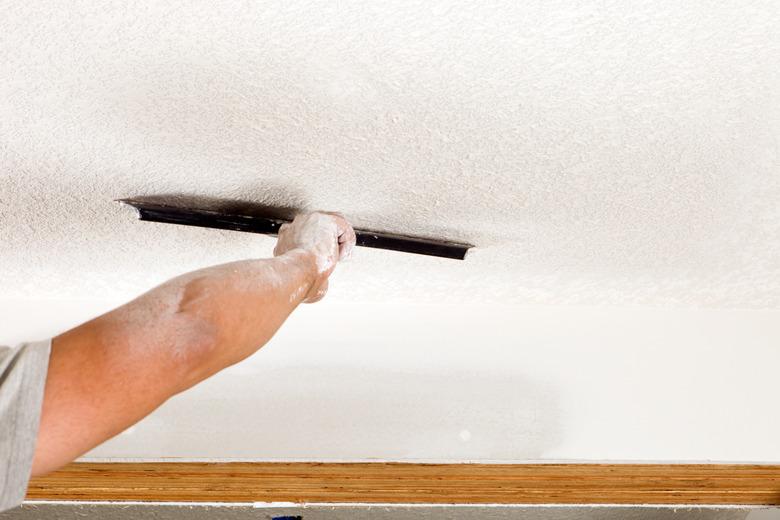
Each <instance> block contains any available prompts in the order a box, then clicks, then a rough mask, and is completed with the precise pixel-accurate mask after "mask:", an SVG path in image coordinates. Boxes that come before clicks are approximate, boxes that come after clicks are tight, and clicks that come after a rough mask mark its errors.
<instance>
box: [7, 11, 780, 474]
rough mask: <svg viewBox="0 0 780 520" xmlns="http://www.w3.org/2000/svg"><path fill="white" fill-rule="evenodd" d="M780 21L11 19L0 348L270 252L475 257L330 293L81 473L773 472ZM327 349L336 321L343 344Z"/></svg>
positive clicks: (722, 17) (40, 14) (764, 15)
mask: <svg viewBox="0 0 780 520" xmlns="http://www.w3.org/2000/svg"><path fill="white" fill-rule="evenodd" d="M779 26H780V3H778V2H776V1H775V0H750V1H728V0H727V1H722V2H717V3H707V4H702V3H685V2H683V3H681V2H672V1H665V0H658V1H636V2H630V3H621V2H614V1H608V0H603V1H594V2H590V3H586V4H582V3H580V2H575V1H573V0H559V1H553V2H546V1H545V2H533V1H532V2H515V1H509V0H501V1H497V2H492V3H490V4H489V5H488V4H485V3H479V2H477V3H475V2H469V1H465V0H464V1H461V0H419V1H414V0H410V1H402V2H384V3H382V2H379V3H366V2H361V1H358V0H341V1H339V2H315V1H309V0H290V1H286V2H281V3H279V2H247V3H228V4H224V3H215V2H206V1H194V0H193V1H190V2H184V3H177V4H174V5H170V4H166V3H160V2H152V1H140V2H135V3H127V2H124V1H105V2H100V3H95V2H93V1H89V0H83V1H80V0H76V1H73V2H67V3H57V2H12V1H3V0H0V298H2V299H3V303H2V304H0V310H1V311H2V312H0V343H2V342H6V343H7V342H14V341H18V340H22V339H25V338H26V339H35V338H40V337H47V336H49V335H51V334H53V333H55V332H57V331H58V330H62V329H64V328H66V327H68V326H72V325H74V324H75V323H77V322H78V321H80V320H82V319H85V318H87V317H88V316H89V315H93V314H95V313H98V312H102V311H105V310H107V309H109V308H110V307H111V305H114V304H115V303H117V302H120V301H124V300H127V299H129V298H131V297H133V296H135V295H137V294H139V293H140V292H142V291H144V290H146V289H148V288H149V287H151V286H152V285H154V284H155V283H158V282H160V281H162V280H164V279H166V278H167V277H170V276H173V275H175V274H178V273H181V272H184V271H187V270H190V269H194V268H197V267H200V266H205V265H209V264H214V263H218V262H224V261H229V260H234V259H240V258H246V257H249V256H263V255H268V254H270V251H271V248H272V244H273V242H272V240H271V239H267V238H258V237H255V236H248V235H243V234H239V233H231V232H219V231H210V230H204V229H190V228H181V227H176V226H166V225H158V224H150V223H139V222H136V221H135V220H134V218H135V217H134V215H133V213H132V211H129V210H128V209H127V208H123V207H120V206H119V205H118V204H116V203H114V202H113V199H116V198H120V197H128V196H135V195H159V194H188V195H203V196H210V197H222V198H229V199H240V200H246V201H254V202H260V203H265V204H277V205H285V206H292V207H296V208H301V209H307V208H308V209H311V208H323V209H332V210H340V211H343V212H344V213H345V214H346V215H347V216H348V217H349V218H350V219H352V221H353V222H354V223H355V224H357V225H360V226H362V227H368V228H375V229H378V230H388V231H395V232H400V233H411V234H421V235H429V236H436V237H447V238H452V239H459V240H464V241H469V242H472V243H474V244H476V245H477V248H476V249H475V250H474V252H473V254H472V255H470V257H469V258H468V259H467V260H466V261H465V262H456V261H451V260H440V259H432V258H425V257H418V256H413V255H403V254H398V253H389V252H383V251H375V250H359V251H357V252H356V254H355V258H354V260H353V261H351V262H349V263H346V264H344V265H342V266H340V267H339V268H338V270H337V272H336V274H335V275H334V278H333V283H332V284H331V287H332V289H331V294H330V295H329V297H328V300H327V301H326V302H325V303H323V304H320V305H317V306H313V307H311V308H306V309H304V310H302V311H301V312H300V313H299V314H297V315H296V316H294V317H293V319H292V320H291V322H290V323H289V324H288V326H287V327H286V328H285V329H284V330H283V331H282V333H281V334H280V335H279V337H278V338H277V339H276V340H275V341H274V342H272V344H271V345H269V346H268V348H267V349H265V350H264V351H262V352H261V353H260V354H258V355H257V356H255V357H253V358H252V359H251V360H249V361H248V362H246V363H244V364H241V365H239V366H237V367H235V368H233V369H231V370H229V371H228V372H226V373H224V374H222V375H221V376H219V377H218V378H215V379H213V380H212V381H210V382H208V383H207V384H205V385H203V386H201V387H199V388H197V389H195V390H193V391H192V392H189V393H187V394H185V395H183V396H180V397H177V398H175V399H173V400H171V401H170V402H169V403H167V404H166V405H164V406H163V407H162V408H160V409H159V410H158V411H157V412H155V413H154V414H153V415H152V416H151V417H149V418H148V419H147V420H146V421H144V422H143V423H142V424H140V425H138V426H137V427H136V428H134V429H131V430H130V431H128V432H127V433H125V434H123V435H122V436H120V437H119V438H117V439H115V440H113V441H110V442H109V443H107V444H106V445H104V446H102V447H100V448H98V449H97V450H95V451H94V452H93V453H91V454H90V457H93V458H94V457H96V458H117V457H119V458H121V457H130V458H133V457H138V458H159V457H184V458H233V457H249V458H261V459H290V458H291V459H297V458H317V459H323V458H324V459H346V458H350V459H351V458H360V459H364V458H365V459H373V458H379V459H409V460H412V459H414V460H417V459H437V460H464V459H467V460H527V459H543V460H549V459H574V460H593V459H611V460H623V459H631V460H719V461H780V444H778V442H777V439H778V438H780V415H778V414H777V413H776V412H775V410H776V409H777V404H776V403H777V397H778V390H777V383H776V380H777V373H778V366H780V348H779V347H778V345H780V326H779V325H778V324H780V159H779V157H780V154H779V153H778V151H779V149H780V97H778V92H780V72H778V71H780V67H778V63H780V32H778V30H777V28H778V27H779ZM345 323H346V326H345Z"/></svg>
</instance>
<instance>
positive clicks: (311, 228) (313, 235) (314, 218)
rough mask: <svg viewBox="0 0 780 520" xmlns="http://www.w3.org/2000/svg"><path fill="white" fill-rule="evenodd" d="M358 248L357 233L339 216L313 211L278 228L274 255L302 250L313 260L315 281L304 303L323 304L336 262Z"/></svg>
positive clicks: (337, 214) (298, 216)
mask: <svg viewBox="0 0 780 520" xmlns="http://www.w3.org/2000/svg"><path fill="white" fill-rule="evenodd" d="M354 246H355V231H354V230H353V229H352V226H350V225H349V222H347V220H346V219H345V218H344V216H343V215H341V214H339V213H329V212H320V211H317V212H314V213H303V214H300V215H297V216H296V217H295V220H293V221H292V222H291V223H289V224H283V225H282V227H280V228H279V240H278V241H277V242H276V247H275V248H274V256H280V255H283V254H285V253H287V252H288V251H292V250H295V249H302V250H304V251H306V252H307V253H310V254H312V255H313V257H314V262H315V265H316V274H315V276H316V277H315V281H314V283H313V284H312V286H311V289H310V290H309V292H308V293H307V294H306V297H305V298H304V300H303V301H304V302H305V303H314V302H317V301H320V300H321V299H322V298H323V297H324V296H325V293H326V292H327V291H328V277H329V276H330V274H331V273H332V272H333V270H334V269H335V268H336V263H337V262H338V261H339V260H341V259H344V258H348V257H349V256H350V254H351V253H352V248H353V247H354Z"/></svg>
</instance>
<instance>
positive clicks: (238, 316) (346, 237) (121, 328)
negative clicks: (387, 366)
mask: <svg viewBox="0 0 780 520" xmlns="http://www.w3.org/2000/svg"><path fill="white" fill-rule="evenodd" d="M352 244H354V232H353V231H352V229H351V227H350V226H349V224H347V223H346V221H345V220H344V219H343V218H341V217H339V216H335V215H331V214H322V213H315V214H310V215H304V216H300V217H298V218H297V219H296V220H295V222H294V223H293V224H292V225H289V226H286V227H284V228H283V229H282V230H281V231H280V237H279V242H278V243H277V247H276V249H275V251H274V254H275V255H278V256H276V257H275V258H272V259H262V260H246V261H241V262H234V263H230V264H224V265H219V266H215V267H210V268H208V269H203V270H200V271H195V272H193V273H189V274H186V275H183V276H180V277H178V278H175V279H173V280H170V281H169V282H166V283H165V284H163V285H161V286H159V287H157V288H155V289H153V290H151V291H149V292H148V293H146V294H144V295H142V296H140V297H139V298H137V299H135V300H133V301H131V302H130V303H128V304H126V305H123V306H122V307H119V308H118V309H115V310H113V311H111V312H109V313H107V314H105V315H103V316H100V317H98V318H96V319H94V320H92V321H89V322H87V323H85V324H83V325H81V326H79V327H77V328H75V329H73V330H70V331H68V332H66V333H64V334H62V335H60V336H57V337H56V338H54V339H53V341H52V351H51V357H50V360H49V371H48V375H47V378H46V388H45V391H44V402H43V412H42V416H41V425H40V429H39V432H38V441H37V446H36V451H35V458H34V461H33V475H42V474H45V473H48V472H49V471H52V470H54V469H56V468H58V467H60V466H62V465H63V464H66V463H67V462H70V461H71V460H73V459H75V458H76V457H78V456H79V455H81V454H83V453H85V452H86V451H88V450H90V449H91V448H93V447H95V446H97V445H98V444H100V443H102V442H103V441H105V440H107V439H109V438H111V437H113V436H114V435H116V434H118V433H119V432H121V431H122V430H124V429H125V428H127V427H128V426H130V425H132V424H134V423H135V422H137V421H139V420H140V419H142V418H143V417H145V416H146V415H148V414H149V413H150V412H152V411H153V410H154V409H155V408H157V407H158V406H160V405H161V404H162V403H163V402H165V401H166V400H167V399H168V398H170V397H172V396H173V395H175V394H177V393H179V392H182V391H184V390H186V389H187V388H189V387H191V386H193V385H194V384H196V383H198V382H200V381H202V380H203V379H205V378H207V377H209V376H211V375H212V374H214V373H216V372H218V371H220V370H222V369H223V368H225V367H228V366H230V365H233V364H235V363H237V362H239V361H241V360H242V359H245V358H246V357H248V356H250V355H251V354H252V353H254V352H255V351H257V350H258V349H259V348H260V347H262V346H263V345H264V344H265V343H266V342H267V341H268V340H269V339H271V337H272V336H273V335H274V333H275V332H276V330H277V329H278V328H279V327H280V326H281V324H282V323H283V322H284V320H285V319H286V318H287V316H289V314H290V313H291V312H292V311H293V309H295V307H296V306H297V305H298V304H299V303H301V302H302V301H307V302H313V301H318V300H319V299H320V298H322V296H323V295H324V292H325V290H326V289H327V278H328V276H329V275H330V273H331V272H332V271H333V268H334V267H335V264H336V262H337V261H338V259H339V258H340V257H341V256H344V254H346V253H348V251H347V250H348V249H350V248H351V246H352Z"/></svg>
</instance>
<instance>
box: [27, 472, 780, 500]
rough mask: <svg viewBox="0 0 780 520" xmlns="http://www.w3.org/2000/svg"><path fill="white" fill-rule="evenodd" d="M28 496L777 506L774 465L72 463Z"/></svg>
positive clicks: (33, 485) (778, 476) (779, 475)
mask: <svg viewBox="0 0 780 520" xmlns="http://www.w3.org/2000/svg"><path fill="white" fill-rule="evenodd" d="M27 498H28V499H33V500H86V501H92V500H95V501H105V500H112V501H113V500H118V501H121V500H133V501H135V500H138V501H154V502H170V501H175V502H296V503H299V502H310V503H311V502H324V503H327V502H330V503H350V502H351V503H356V502H359V503H436V504H441V503H463V504H486V503H493V504H757V505H780V465H742V464H738V465H731V464H414V463H313V462H295V463H268V462H226V463H202V462H133V463H74V464H71V465H69V466H67V467H65V468H64V469H62V470H60V471H57V472H55V473H52V474H51V475H49V476H46V477H42V478H35V479H32V481H31V482H30V486H29V489H28V493H27Z"/></svg>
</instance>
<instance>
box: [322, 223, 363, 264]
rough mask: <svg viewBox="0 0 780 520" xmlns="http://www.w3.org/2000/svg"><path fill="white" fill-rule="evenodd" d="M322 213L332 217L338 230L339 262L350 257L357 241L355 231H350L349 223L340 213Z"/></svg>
mask: <svg viewBox="0 0 780 520" xmlns="http://www.w3.org/2000/svg"><path fill="white" fill-rule="evenodd" d="M322 213H324V214H326V215H330V216H331V217H333V221H334V222H335V223H336V229H337V230H338V244H339V260H344V259H345V258H349V257H350V256H351V255H352V249H353V248H354V247H355V241H356V239H357V237H356V235H355V230H354V229H352V226H351V225H350V223H349V221H347V219H346V218H345V217H344V215H342V214H341V213H338V212H335V211H323V212H322Z"/></svg>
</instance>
